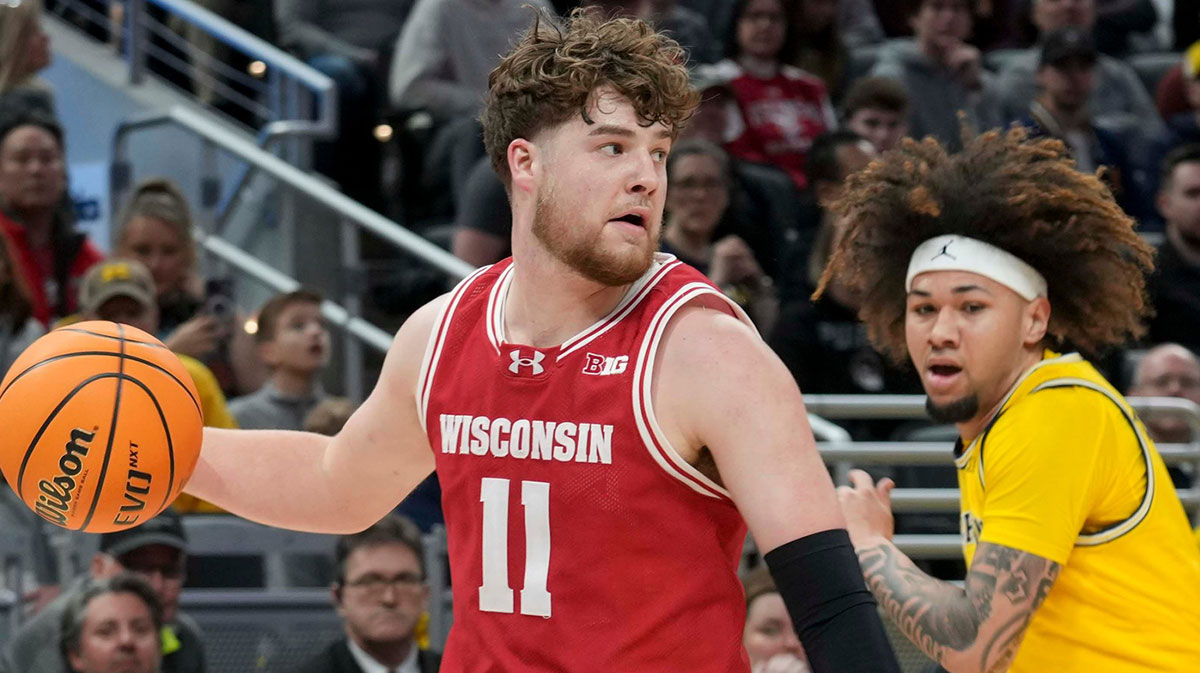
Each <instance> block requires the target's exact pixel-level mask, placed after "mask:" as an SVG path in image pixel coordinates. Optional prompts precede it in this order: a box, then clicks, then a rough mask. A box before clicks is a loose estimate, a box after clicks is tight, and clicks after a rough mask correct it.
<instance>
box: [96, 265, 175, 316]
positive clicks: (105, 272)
mask: <svg viewBox="0 0 1200 673" xmlns="http://www.w3.org/2000/svg"><path fill="white" fill-rule="evenodd" d="M156 295H157V291H156V289H155V287H154V277H153V276H151V275H150V271H149V270H148V269H147V268H146V267H145V266H144V265H143V264H142V263H141V262H138V261H136V260H132V259H115V260H107V261H104V262H100V263H99V264H97V265H95V266H93V267H92V268H91V269H89V270H88V272H87V275H85V276H84V277H83V282H82V283H81V284H80V286H79V310H81V311H83V312H84V313H95V312H96V311H98V310H99V309H100V307H101V306H103V305H104V302H106V301H108V300H109V299H112V298H113V297H129V298H130V299H133V300H134V301H136V302H138V303H139V304H142V305H143V306H154V304H155V301H156V299H155V297H156Z"/></svg>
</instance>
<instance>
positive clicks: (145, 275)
mask: <svg viewBox="0 0 1200 673" xmlns="http://www.w3.org/2000/svg"><path fill="white" fill-rule="evenodd" d="M155 296H156V293H155V290H154V279H153V278H152V277H151V275H150V271H149V270H148V269H146V267H144V266H142V264H141V263H140V262H138V261H136V260H132V259H128V260H125V259H114V260H109V261H105V262H101V263H100V264H97V265H96V266H94V267H92V268H91V270H90V271H88V274H87V275H86V276H84V279H83V283H82V285H81V286H80V288H79V310H80V313H81V315H80V318H81V319H83V320H111V321H112V322H118V323H123V324H126V325H131V326H133V327H136V328H138V329H140V330H142V331H143V332H146V333H148V334H156V333H157V332H158V303H157V302H156V301H155ZM176 355H178V356H179V361H180V363H181V364H183V367H184V369H186V370H187V373H188V375H189V376H190V377H191V379H192V383H194V384H195V386H196V394H197V395H198V396H199V402H200V411H201V414H202V415H203V417H204V424H205V425H206V426H209V427H213V428H236V427H237V422H236V421H234V420H233V415H232V414H230V413H229V408H228V407H227V406H226V403H225V395H224V393H222V392H221V386H220V385H219V384H218V383H217V378H216V377H215V376H213V373H212V371H211V370H209V368H208V367H205V366H204V364H203V363H201V362H200V361H199V360H196V359H194V358H192V357H189V356H188V355H185V354H182V353H176ZM175 509H176V510H177V511H179V512H183V513H193V512H206V513H213V512H221V511H222V510H221V509H219V508H217V507H216V506H215V505H212V504H209V503H207V502H205V501H203V500H200V499H199V498H196V497H194V496H191V495H188V494H186V493H184V494H181V495H180V496H179V498H178V499H176V501H175Z"/></svg>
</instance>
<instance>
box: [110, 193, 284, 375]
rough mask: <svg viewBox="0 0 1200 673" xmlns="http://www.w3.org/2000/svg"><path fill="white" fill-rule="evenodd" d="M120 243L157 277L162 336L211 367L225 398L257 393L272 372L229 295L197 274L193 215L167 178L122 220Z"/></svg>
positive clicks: (132, 200)
mask: <svg viewBox="0 0 1200 673" xmlns="http://www.w3.org/2000/svg"><path fill="white" fill-rule="evenodd" d="M113 240H114V241H115V247H116V250H115V254H116V255H118V256H121V257H128V258H130V259H136V260H138V261H139V262H141V263H142V264H144V265H145V266H146V267H147V268H148V269H150V273H151V274H152V275H153V276H154V285H155V287H156V288H157V291H158V300H157V304H158V324H159V327H158V331H157V332H155V334H156V336H158V337H159V338H160V339H162V341H163V342H164V343H165V344H166V345H167V347H168V348H170V349H171V350H172V351H174V352H176V353H180V354H183V355H188V356H190V357H193V358H195V359H197V360H200V361H202V362H204V363H205V364H207V365H208V366H209V367H210V368H211V369H212V371H213V373H214V374H215V375H216V376H217V380H218V381H219V382H220V383H221V389H222V390H223V391H225V392H226V394H237V393H244V392H250V391H253V390H256V389H257V388H258V386H259V385H260V384H261V383H262V381H263V378H264V377H265V372H264V371H263V366H262V364H261V363H260V362H259V360H258V357H257V355H256V354H255V347H254V339H253V338H252V337H251V336H250V335H249V334H247V333H246V330H245V329H244V327H243V322H244V321H243V320H242V319H241V317H240V316H238V315H237V314H236V311H235V310H234V307H233V303H232V302H233V298H232V297H228V296H224V295H223V294H222V293H223V292H225V290H221V293H217V294H216V295H215V296H206V294H208V293H207V291H206V284H205V282H204V281H203V280H202V279H201V278H200V276H199V275H198V274H197V272H196V243H195V239H194V238H193V237H192V216H191V209H190V208H189V207H188V203H187V198H186V197H185V196H184V195H183V192H181V191H180V189H179V187H177V186H176V185H175V184H174V183H173V182H171V181H170V180H165V179H160V178H150V179H147V180H143V181H142V182H140V183H138V184H137V186H135V187H134V189H133V193H132V194H131V195H130V197H129V201H128V202H127V203H126V205H125V207H124V209H123V210H122V211H121V214H120V215H119V217H118V219H117V222H116V227H115V231H114V232H113Z"/></svg>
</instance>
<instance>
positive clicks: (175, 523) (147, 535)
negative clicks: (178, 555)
mask: <svg viewBox="0 0 1200 673" xmlns="http://www.w3.org/2000/svg"><path fill="white" fill-rule="evenodd" d="M152 544H161V545H166V546H168V547H173V548H175V549H178V550H180V551H184V552H186V551H187V533H185V532H184V530H183V519H181V518H180V517H179V514H178V513H177V512H175V510H172V509H167V510H164V511H163V512H162V514H159V515H158V516H156V517H154V518H153V519H150V520H149V521H147V522H145V523H143V524H140V525H137V526H134V527H133V528H126V529H125V530H119V531H116V532H114V533H105V534H103V535H101V536H100V551H102V552H104V553H105V554H108V555H109V556H114V557H119V556H124V555H125V554H128V553H129V552H131V551H133V550H134V549H137V548H138V547H145V546H147V545H152Z"/></svg>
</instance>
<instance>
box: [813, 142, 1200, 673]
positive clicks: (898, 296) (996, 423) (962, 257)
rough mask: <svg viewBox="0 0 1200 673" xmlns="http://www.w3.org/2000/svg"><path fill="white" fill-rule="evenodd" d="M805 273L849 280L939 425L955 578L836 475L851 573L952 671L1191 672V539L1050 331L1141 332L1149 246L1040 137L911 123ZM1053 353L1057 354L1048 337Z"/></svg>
mask: <svg viewBox="0 0 1200 673" xmlns="http://www.w3.org/2000/svg"><path fill="white" fill-rule="evenodd" d="M839 207H840V212H841V214H842V215H843V216H844V217H845V221H846V225H847V226H846V229H845V232H846V233H845V234H844V237H843V239H842V240H841V241H840V242H839V245H838V248H837V250H836V252H835V255H834V257H833V258H832V260H831V262H830V265H829V267H828V268H827V269H826V271H825V275H824V277H823V279H822V286H821V290H818V292H820V291H822V290H824V289H825V288H827V287H828V286H829V284H830V283H837V284H840V285H841V286H842V288H843V289H846V290H848V291H849V292H852V293H854V296H857V297H859V298H860V301H861V304H860V315H861V317H862V318H863V320H864V321H865V322H866V323H867V326H868V328H869V330H870V332H871V334H872V337H873V339H874V341H875V343H876V344H877V345H878V346H880V347H881V348H882V349H883V350H885V351H886V352H887V353H888V354H889V355H891V356H892V357H894V358H895V359H897V360H903V359H905V358H906V357H907V358H911V361H912V363H913V365H914V366H915V367H916V369H917V371H918V373H919V374H920V376H921V380H922V382H923V385H924V387H925V391H926V393H927V394H928V400H927V407H928V410H929V413H930V415H931V416H932V417H933V418H934V419H935V420H937V421H939V422H945V423H954V424H956V426H957V429H958V431H959V435H960V440H959V442H958V445H957V446H956V448H955V456H954V458H955V464H956V466H957V468H958V479H959V485H960V488H961V492H962V516H961V520H960V521H961V528H962V535H963V552H964V555H965V557H966V560H967V564H968V568H969V569H968V573H967V577H966V581H965V582H964V584H963V586H962V587H958V586H956V585H954V584H950V583H948V582H942V581H939V580H935V579H933V578H931V577H929V576H927V575H925V574H924V573H922V572H921V571H920V570H918V569H917V568H916V567H915V566H914V565H913V563H912V561H910V560H909V559H908V558H907V557H905V556H904V554H902V553H900V551H899V550H897V549H896V547H895V545H894V544H892V542H891V540H890V538H891V535H892V516H891V512H890V503H889V493H890V491H891V488H892V486H893V484H892V483H891V482H890V480H883V481H881V482H880V483H879V484H874V483H872V481H871V478H870V477H869V476H868V475H867V474H866V473H865V472H861V471H855V472H854V473H852V476H851V481H852V484H853V486H852V487H842V488H841V489H839V497H840V499H841V502H842V507H843V509H844V511H845V513H846V517H847V520H848V522H849V530H850V536H851V540H852V543H853V545H854V547H855V551H856V553H857V554H858V557H859V561H860V563H861V565H862V567H863V572H864V574H865V576H866V579H867V584H868V586H869V587H870V588H871V591H872V592H873V593H874V594H875V596H876V598H877V599H878V600H879V602H880V604H881V605H883V606H884V607H885V609H886V610H887V612H888V614H889V615H890V616H891V617H892V619H894V620H895V621H896V623H897V624H898V625H899V626H900V628H901V630H903V631H904V633H905V634H906V635H907V636H908V637H909V638H910V639H912V641H913V642H915V643H916V644H917V645H919V646H920V647H921V648H922V649H923V650H924V651H925V653H926V654H928V655H929V656H930V657H931V658H933V659H934V660H936V661H937V662H939V663H940V664H941V665H942V666H943V667H945V668H946V669H947V670H949V671H951V673H968V672H970V673H975V672H981V671H1013V672H1014V673H1045V672H1051V673H1076V672H1077V673H1085V672H1086V673H1127V672H1129V673H1132V672H1135V671H1137V672H1143V671H1144V672H1147V673H1148V672H1150V671H1154V672H1155V673H1162V672H1177V673H1184V672H1194V671H1200V550H1197V547H1196V542H1195V540H1194V539H1193V537H1192V533H1191V528H1190V526H1189V525H1188V520H1187V517H1186V515H1185V513H1184V511H1183V508H1182V506H1181V505H1180V502H1179V500H1178V498H1177V497H1176V494H1175V491H1174V489H1173V488H1172V486H1171V481H1170V479H1169V478H1168V476H1167V472H1166V469H1165V468H1164V466H1163V462H1162V460H1161V458H1160V457H1159V455H1158V452H1157V450H1156V449H1155V448H1154V445H1153V444H1152V443H1151V441H1150V440H1149V438H1148V437H1147V436H1146V432H1145V429H1144V428H1143V427H1142V425H1141V423H1140V422H1139V421H1138V420H1137V417H1136V416H1135V415H1134V413H1133V412H1132V411H1131V410H1130V409H1129V406H1128V405H1127V404H1126V403H1125V400H1124V399H1123V398H1122V397H1121V395H1120V394H1119V393H1117V391H1116V390H1114V389H1113V387H1112V386H1111V385H1109V384H1108V382H1107V381H1105V380H1104V378H1103V377H1102V376H1101V375H1100V374H1099V373H1098V372H1097V371H1096V370H1095V369H1094V368H1093V367H1092V366H1091V365H1090V364H1088V362H1087V361H1086V360H1084V359H1083V358H1082V357H1080V356H1079V355H1078V354H1075V353H1065V352H1064V351H1063V350H1062V349H1063V345H1064V344H1071V345H1072V346H1073V347H1076V348H1080V349H1083V350H1086V351H1088V352H1094V351H1098V350H1101V349H1104V348H1106V347H1109V346H1114V345H1117V344H1119V343H1120V342H1122V341H1123V340H1124V339H1125V338H1126V337H1128V336H1131V335H1136V334H1138V333H1140V331H1141V326H1140V321H1141V317H1142V314H1143V313H1144V312H1145V308H1146V307H1145V304H1144V301H1143V297H1144V275H1145V273H1146V271H1148V270H1149V268H1150V266H1151V261H1150V260H1151V253H1150V250H1149V248H1148V247H1147V246H1146V244H1145V243H1143V242H1142V241H1141V240H1140V239H1139V238H1138V237H1137V235H1136V234H1135V233H1134V231H1133V223H1132V221H1131V220H1130V219H1129V218H1128V217H1126V216H1125V215H1124V214H1123V213H1122V212H1121V210H1120V209H1119V208H1118V207H1117V206H1116V204H1115V203H1114V202H1113V200H1112V196H1111V195H1110V194H1109V192H1108V190H1107V189H1106V188H1105V187H1104V186H1103V185H1102V184H1101V182H1100V181H1099V180H1097V179H1096V177H1095V176H1091V175H1085V174H1082V173H1079V172H1077V171H1076V170H1075V168H1074V163H1073V161H1072V160H1071V159H1070V157H1069V156H1068V155H1067V154H1066V152H1065V150H1064V148H1063V146H1062V145H1061V144H1060V143H1059V142H1058V141H1049V140H1046V141H1037V142H1030V141H1027V140H1025V137H1024V134H1023V132H1021V131H1010V132H1008V133H1007V134H1001V133H1000V132H998V131H997V132H991V133H987V134H984V135H983V136H982V137H980V138H978V139H976V140H975V141H973V142H971V143H969V144H968V145H967V147H966V148H965V149H964V150H963V151H962V152H961V153H959V154H956V155H947V154H946V152H945V151H944V150H943V149H942V148H941V147H940V146H939V145H938V144H937V143H936V142H934V141H933V140H932V139H928V140H926V141H924V142H922V143H919V144H918V143H916V142H913V141H908V142H906V143H905V145H904V146H903V147H902V148H900V149H898V150H897V151H895V152H891V153H888V154H887V155H884V157H883V158H882V159H879V160H877V161H875V162H873V163H872V164H871V165H870V166H869V167H868V168H867V169H866V170H865V171H864V172H862V173H859V174H858V175H856V176H854V177H853V178H852V179H851V182H850V183H849V187H848V189H847V191H846V194H845V197H844V200H843V202H842V203H841V204H840V206H839ZM1060 353H1061V354H1060Z"/></svg>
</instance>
